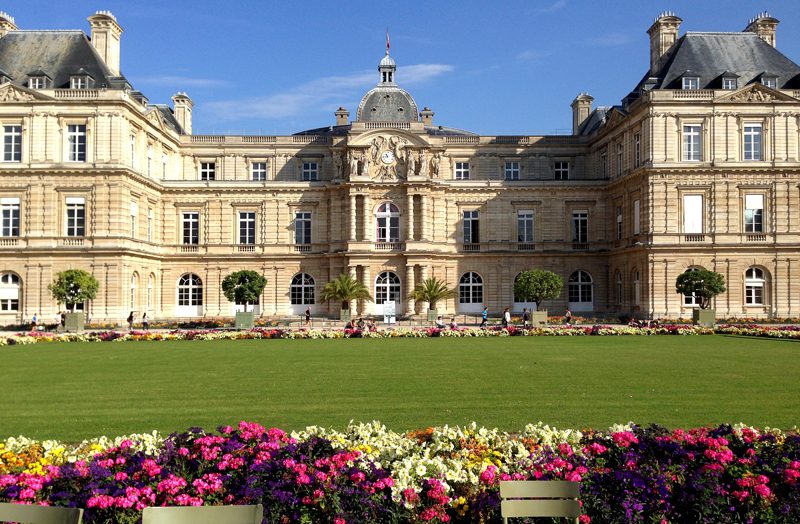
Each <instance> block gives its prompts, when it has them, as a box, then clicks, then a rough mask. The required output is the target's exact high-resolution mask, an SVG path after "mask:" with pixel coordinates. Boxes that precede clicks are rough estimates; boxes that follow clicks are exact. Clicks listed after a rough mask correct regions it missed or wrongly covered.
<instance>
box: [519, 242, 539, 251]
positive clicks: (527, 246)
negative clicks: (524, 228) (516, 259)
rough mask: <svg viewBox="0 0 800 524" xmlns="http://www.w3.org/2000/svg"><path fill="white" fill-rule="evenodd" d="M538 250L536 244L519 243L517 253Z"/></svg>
mask: <svg viewBox="0 0 800 524" xmlns="http://www.w3.org/2000/svg"><path fill="white" fill-rule="evenodd" d="M534 249H536V244H534V243H532V242H518V243H517V251H533V250H534Z"/></svg>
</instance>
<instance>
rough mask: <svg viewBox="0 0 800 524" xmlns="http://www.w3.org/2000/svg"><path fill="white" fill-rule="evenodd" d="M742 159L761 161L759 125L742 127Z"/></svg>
mask: <svg viewBox="0 0 800 524" xmlns="http://www.w3.org/2000/svg"><path fill="white" fill-rule="evenodd" d="M744 159H745V160H761V124H745V125H744Z"/></svg>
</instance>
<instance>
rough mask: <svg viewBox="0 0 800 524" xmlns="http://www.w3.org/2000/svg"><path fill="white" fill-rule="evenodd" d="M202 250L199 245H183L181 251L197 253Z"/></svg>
mask: <svg viewBox="0 0 800 524" xmlns="http://www.w3.org/2000/svg"><path fill="white" fill-rule="evenodd" d="M198 251H200V247H199V246H191V245H189V246H181V253H197V252H198Z"/></svg>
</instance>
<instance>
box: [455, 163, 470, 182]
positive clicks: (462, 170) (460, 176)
mask: <svg viewBox="0 0 800 524" xmlns="http://www.w3.org/2000/svg"><path fill="white" fill-rule="evenodd" d="M456 180H469V162H456Z"/></svg>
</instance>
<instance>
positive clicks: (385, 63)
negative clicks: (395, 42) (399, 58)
mask: <svg viewBox="0 0 800 524" xmlns="http://www.w3.org/2000/svg"><path fill="white" fill-rule="evenodd" d="M378 67H397V64H395V63H394V58H392V57H391V56H389V53H386V54H385V55H384V57H383V58H381V63H380V64H378Z"/></svg>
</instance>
